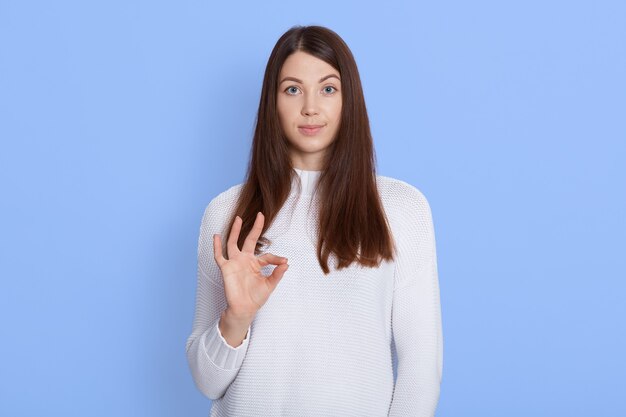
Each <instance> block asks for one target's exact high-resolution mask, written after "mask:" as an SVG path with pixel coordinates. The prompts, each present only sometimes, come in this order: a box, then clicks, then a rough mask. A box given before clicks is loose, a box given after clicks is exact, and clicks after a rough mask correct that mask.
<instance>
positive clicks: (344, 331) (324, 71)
mask: <svg viewBox="0 0 626 417" xmlns="http://www.w3.org/2000/svg"><path fill="white" fill-rule="evenodd" d="M374 161H375V158H374V150H373V142H372V137H371V133H370V128H369V121H368V118H367V112H366V107H365V102H364V98H363V91H362V88H361V83H360V78H359V74H358V70H357V66H356V63H355V61H354V58H353V56H352V53H351V52H350V50H349V48H348V47H347V45H346V44H345V43H344V41H343V40H342V39H341V38H340V37H339V36H338V35H337V34H336V33H335V32H333V31H331V30H329V29H327V28H324V27H320V26H308V27H301V26H296V27H293V28H291V29H290V30H289V31H287V32H286V33H285V34H284V35H283V36H282V37H281V38H280V39H279V40H278V42H277V44H276V46H275V47H274V49H273V51H272V53H271V56H270V58H269V62H268V64H267V68H266V71H265V77H264V80H263V89H262V93H261V100H260V105H259V111H258V116H257V125H256V130H255V133H254V139H253V143H252V152H251V159H250V164H249V166H248V172H247V177H246V181H245V182H244V183H242V184H238V185H235V186H233V187H231V188H229V189H228V190H226V191H224V192H222V193H221V194H219V195H218V196H217V197H215V198H214V199H213V200H212V201H211V202H210V203H209V204H208V206H207V207H206V209H205V212H204V215H203V218H202V224H201V227H200V238H199V243H198V287H197V298H196V312H195V318H194V323H193V330H192V333H191V335H190V337H189V338H188V340H187V344H186V352H187V360H188V363H189V366H190V369H191V373H192V375H193V379H194V381H195V383H196V386H197V387H198V389H199V390H200V391H201V392H202V393H203V394H204V395H206V396H207V397H208V398H210V399H212V400H214V401H213V407H212V410H211V416H237V417H242V416H255V417H258V416H316V417H321V416H342V417H349V416H354V417H357V416H358V417H363V416H375V417H383V416H396V417H399V416H432V415H434V413H435V409H436V407H437V403H438V400H439V392H440V383H441V374H442V363H443V362H442V359H443V354H442V353H443V339H442V329H441V312H440V297H439V284H438V276H437V262H436V250H435V236H434V228H433V222H432V216H431V211H430V206H429V204H428V201H427V200H426V198H425V197H424V195H423V194H422V193H421V192H420V191H419V190H418V189H417V188H415V187H413V186H411V185H409V184H407V183H406V182H403V181H400V180H397V179H393V178H390V177H384V176H380V175H376V174H375V167H374V164H375V162H374ZM227 232H229V233H228V234H227ZM222 236H227V239H226V241H225V242H224V241H223V240H222ZM224 244H225V245H224ZM394 359H395V361H394ZM394 362H397V365H396V364H395V363H394ZM394 365H396V366H394ZM396 368H397V369H396ZM394 371H396V372H394ZM396 373H397V380H396Z"/></svg>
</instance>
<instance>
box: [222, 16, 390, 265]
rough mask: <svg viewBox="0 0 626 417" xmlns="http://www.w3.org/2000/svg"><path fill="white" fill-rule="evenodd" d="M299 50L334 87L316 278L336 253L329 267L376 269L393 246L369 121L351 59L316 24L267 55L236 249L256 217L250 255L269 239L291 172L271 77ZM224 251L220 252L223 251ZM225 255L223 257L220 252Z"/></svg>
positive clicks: (288, 35)
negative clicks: (337, 100) (258, 223)
mask: <svg viewBox="0 0 626 417" xmlns="http://www.w3.org/2000/svg"><path fill="white" fill-rule="evenodd" d="M296 51H303V52H306V53H308V54H310V55H313V56H315V57H317V58H319V59H321V60H323V61H325V62H327V63H328V64H329V65H331V66H332V67H334V68H335V69H336V70H337V71H339V74H340V77H341V80H342V81H341V85H342V90H343V92H342V109H341V121H340V126H339V129H338V131H337V136H336V137H335V138H334V140H333V142H332V143H331V145H330V147H329V148H328V149H327V152H326V153H325V159H324V161H323V163H322V164H323V168H322V172H321V173H320V176H319V179H318V190H317V192H318V193H319V195H320V212H319V222H318V223H319V241H318V244H317V258H318V260H319V263H320V266H321V268H322V270H323V271H324V274H328V273H329V272H330V270H329V268H328V257H329V255H330V253H331V252H332V253H334V254H335V255H336V256H337V260H338V265H337V269H341V268H344V267H347V266H349V265H350V264H351V263H352V262H354V261H357V262H358V263H360V264H361V265H364V266H370V267H373V266H377V265H378V264H379V262H380V261H381V260H382V259H385V260H391V259H393V253H392V252H393V251H394V249H395V247H394V243H393V240H392V235H391V232H390V229H389V225H388V223H387V218H386V216H385V213H384V208H383V206H382V203H381V200H380V197H379V195H378V189H377V186H376V171H375V156H374V146H373V141H372V135H371V132H370V126H369V119H368V117H367V110H366V106H365V99H364V97H363V90H362V87H361V80H360V77H359V72H358V69H357V66H356V62H355V60H354V57H353V56H352V53H351V52H350V49H349V48H348V46H347V45H346V43H345V42H344V41H343V40H342V39H341V37H339V35H337V34H336V33H335V32H333V31H332V30H330V29H328V28H325V27H322V26H293V27H292V28H290V29H289V30H288V31H287V32H285V33H284V34H283V35H282V36H281V37H280V39H279V40H278V41H277V43H276V45H275V46H274V49H273V50H272V53H271V55H270V57H269V60H268V63H267V66H266V69H265V76H264V78H263V89H262V91H261V99H260V103H259V110H258V115H257V120H256V127H255V131H254V138H253V141H252V149H251V154H250V161H249V164H248V170H247V174H246V181H245V183H244V184H243V188H242V190H241V194H240V196H239V200H238V202H237V205H236V209H235V211H234V213H233V215H232V218H231V219H230V223H229V225H228V228H227V229H226V230H227V231H228V233H230V230H231V227H232V225H233V222H234V221H235V215H239V217H241V218H242V220H243V223H242V226H241V232H240V234H239V240H238V242H237V245H238V247H242V246H243V241H244V240H245V238H246V236H248V233H249V232H250V230H251V229H252V225H253V224H254V220H255V218H256V214H257V212H259V211H260V212H262V213H263V215H264V216H265V222H264V225H263V231H262V232H261V237H260V239H259V240H260V242H257V246H256V249H255V254H259V253H260V249H261V247H262V245H263V244H267V243H269V240H268V239H267V238H265V237H264V236H263V233H265V231H266V230H267V228H268V227H269V226H270V225H271V224H272V221H273V220H274V218H275V217H276V215H277V214H278V212H279V211H280V209H281V207H282V206H283V203H284V202H285V201H286V199H287V197H288V196H289V193H290V190H291V181H292V176H293V175H298V174H297V173H296V172H295V171H294V170H293V167H292V164H291V159H290V157H289V153H288V141H287V138H286V137H285V135H284V133H283V131H282V129H281V126H280V121H279V116H278V112H277V109H276V98H277V97H276V95H277V90H278V77H279V75H280V70H281V68H282V65H283V63H284V62H285V60H286V59H287V57H288V56H289V55H291V54H292V53H294V52H296ZM225 251H226V254H227V253H228V252H227V248H225ZM227 256H228V255H227Z"/></svg>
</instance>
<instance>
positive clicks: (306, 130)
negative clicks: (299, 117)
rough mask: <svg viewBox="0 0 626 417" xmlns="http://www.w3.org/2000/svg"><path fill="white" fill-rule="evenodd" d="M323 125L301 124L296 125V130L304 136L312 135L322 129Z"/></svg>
mask: <svg viewBox="0 0 626 417" xmlns="http://www.w3.org/2000/svg"><path fill="white" fill-rule="evenodd" d="M323 127H324V125H301V126H298V131H299V132H300V133H302V134H303V135H306V136H314V135H316V134H317V132H319V131H320V130H322V128H323Z"/></svg>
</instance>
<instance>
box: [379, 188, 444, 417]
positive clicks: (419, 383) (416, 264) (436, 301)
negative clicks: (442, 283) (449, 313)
mask: <svg viewBox="0 0 626 417" xmlns="http://www.w3.org/2000/svg"><path fill="white" fill-rule="evenodd" d="M403 191H404V192H403V193H402V194H403V195H402V197H403V198H400V199H398V201H402V204H401V207H400V208H399V212H398V213H399V215H398V217H397V219H398V220H397V228H396V232H395V233H396V235H397V238H396V243H397V245H398V259H397V260H396V270H395V278H394V285H395V287H394V293H393V305H392V332H393V338H394V342H395V347H396V352H397V357H398V368H397V370H398V373H397V380H396V385H395V387H394V393H393V399H392V403H391V406H390V409H389V417H431V416H434V415H435V411H436V409H437V404H438V402H439V394H440V385H441V378H442V371H443V335H442V324H441V305H440V296H439V280H438V273H437V253H436V245H435V232H434V225H433V220H432V213H431V209H430V205H429V203H428V201H427V200H426V197H425V196H424V195H423V194H422V193H421V192H420V191H419V190H417V189H416V188H414V187H412V186H409V187H405V188H404V190H403Z"/></svg>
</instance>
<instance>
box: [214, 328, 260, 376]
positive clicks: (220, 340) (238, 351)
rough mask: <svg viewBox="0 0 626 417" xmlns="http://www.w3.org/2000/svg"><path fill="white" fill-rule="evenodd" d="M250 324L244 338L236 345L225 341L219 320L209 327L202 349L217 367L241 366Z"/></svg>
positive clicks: (246, 349) (236, 367) (227, 368)
mask: <svg viewBox="0 0 626 417" xmlns="http://www.w3.org/2000/svg"><path fill="white" fill-rule="evenodd" d="M250 327H251V325H250V326H248V331H247V333H246V338H245V339H243V342H241V344H240V345H239V346H237V347H232V346H231V345H229V344H228V342H226V339H224V336H222V332H220V328H219V320H217V322H216V323H215V325H214V326H213V327H211V328H210V329H209V331H208V332H207V334H206V336H205V338H204V350H205V351H206V353H207V355H208V356H209V358H210V359H211V361H212V362H213V363H214V364H215V365H216V366H218V367H220V368H222V369H226V370H232V369H238V368H239V367H241V363H242V362H243V358H244V357H245V356H246V352H247V351H248V342H249V336H250Z"/></svg>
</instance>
